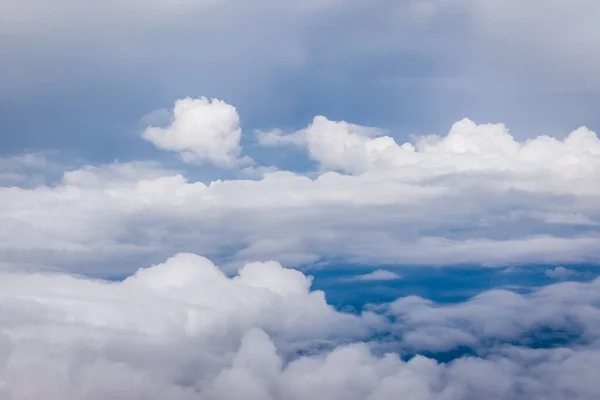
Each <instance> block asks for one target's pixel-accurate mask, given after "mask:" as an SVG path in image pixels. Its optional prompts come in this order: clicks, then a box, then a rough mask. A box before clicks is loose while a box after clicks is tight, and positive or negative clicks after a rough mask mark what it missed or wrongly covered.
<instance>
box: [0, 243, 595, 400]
mask: <svg viewBox="0 0 600 400" xmlns="http://www.w3.org/2000/svg"><path fill="white" fill-rule="evenodd" d="M572 285H573V284H558V285H555V286H551V287H548V288H546V289H544V290H542V291H540V292H537V293H534V294H533V295H530V296H518V295H516V294H509V293H504V292H502V293H499V292H489V293H484V294H482V295H481V296H479V297H477V298H475V299H473V300H471V301H469V302H466V303H463V304H458V305H455V306H441V307H436V306H435V305H434V304H432V303H430V302H426V301H424V300H418V301H417V300H415V299H414V298H406V299H399V300H397V301H396V302H394V303H392V304H391V305H390V306H389V308H390V310H391V312H392V313H394V315H395V316H396V318H397V319H396V320H395V321H394V322H392V321H389V322H385V321H384V320H383V316H381V315H380V316H377V315H375V314H373V313H369V312H366V313H363V314H361V315H350V314H345V313H341V312H337V311H335V310H334V309H332V308H331V307H330V306H328V305H327V304H326V302H325V298H324V296H323V293H322V292H318V291H317V292H314V291H310V279H309V278H307V277H306V276H304V275H303V274H302V273H300V272H298V271H294V270H288V269H285V268H283V267H282V266H281V265H279V264H278V263H274V262H269V263H253V264H249V265H246V266H244V267H243V268H242V269H241V270H240V271H239V273H238V274H237V275H236V276H233V277H227V276H225V275H224V274H223V273H222V272H221V271H220V270H219V269H218V268H217V267H215V265H214V264H212V263H211V262H210V261H208V260H207V259H205V258H203V257H199V256H195V255H192V254H179V255H176V256H175V257H172V258H170V259H168V260H167V261H166V262H165V263H163V264H159V265H155V266H153V267H150V268H146V269H141V270H138V271H137V272H136V273H135V275H132V276H130V277H128V278H126V279H125V280H123V281H120V282H108V281H102V280H90V279H87V278H83V277H76V276H69V275H63V274H23V273H6V272H3V273H2V274H1V279H0V289H1V290H0V396H1V397H2V398H3V399H6V400H17V399H19V400H30V399H31V400H33V399H39V398H42V397H43V398H44V399H49V400H59V399H60V400H64V399H67V400H69V399H73V400H81V399H98V400H100V399H106V398H117V399H132V398H144V399H164V398H169V399H186V400H187V399H214V400H220V399H240V400H241V399H257V400H258V399H261V400H263V399H273V400H275V399H290V398H294V399H298V400H302V399H307V400H308V399H314V398H328V399H332V400H336V399H356V400H362V399H370V400H387V399H396V398H406V399H411V400H412V399H415V400H416V399H421V400H429V399H432V400H433V399H438V400H449V399H476V398H490V399H504V398H511V399H532V398H533V399H557V400H558V399H562V398H567V397H569V398H579V399H594V398H597V396H598V395H599V394H600V386H599V385H598V382H597V379H595V376H596V375H595V371H596V370H597V368H598V367H599V366H600V349H599V348H598V346H597V342H596V340H597V339H598V333H599V332H600V326H599V325H598V323H599V322H600V319H599V317H598V316H599V309H598V305H599V304H600V303H598V293H600V291H599V290H598V282H597V281H595V282H592V283H589V284H577V287H573V286H572ZM540 306H542V307H541V308H540ZM532 310H535V312H536V313H537V314H538V315H539V317H536V318H534V319H535V321H537V322H544V323H554V326H559V327H568V326H569V324H570V323H571V322H572V320H571V318H578V319H577V320H576V322H577V323H585V330H584V332H583V334H584V337H585V338H586V339H587V341H586V342H585V343H582V344H580V345H573V346H571V347H570V348H569V347H556V348H549V349H538V350H533V349H527V348H521V347H512V346H507V345H500V346H489V347H488V348H487V350H488V352H487V353H486V354H485V355H483V356H482V357H481V358H480V357H467V356H464V357H460V358H458V359H455V360H454V361H452V362H450V363H448V364H440V363H438V362H436V361H434V360H433V359H428V358H426V357H422V356H417V357H415V358H412V359H410V361H403V360H401V359H400V357H399V356H400V355H402V353H403V352H402V348H403V347H402V346H404V345H406V344H408V345H412V344H414V343H412V342H411V339H414V337H415V332H416V331H418V330H421V331H427V333H428V334H429V335H428V336H427V335H426V336H424V337H426V338H427V337H429V338H430V337H431V332H432V331H433V330H436V329H437V332H438V334H439V337H438V339H439V340H442V341H443V342H444V341H445V342H448V341H449V340H450V339H451V338H454V343H455V344H460V343H461V341H460V340H456V337H457V336H458V335H457V334H456V332H461V331H462V332H464V335H473V336H475V337H477V338H480V339H481V340H482V342H483V340H485V339H486V338H490V337H498V338H499V339H501V340H502V339H509V338H513V337H518V334H519V332H523V333H525V332H527V331H528V330H531V329H532V327H533V326H534V325H535V323H536V322H531V318H532V316H534V315H536V314H532V313H531V311H532ZM407 315H410V317H407ZM390 327H391V328H392V329H403V330H404V331H405V332H407V333H405V334H404V336H403V337H402V340H403V342H404V344H402V342H401V343H400V346H401V347H400V350H401V352H400V353H399V354H398V353H386V354H380V353H379V352H378V351H376V349H377V343H376V342H370V343H369V342H365V340H367V339H368V338H369V336H370V335H371V334H377V333H378V332H386V331H388V330H389V329H390ZM394 327H395V328H394ZM410 329H412V331H411V330H410ZM444 329H445V332H444ZM453 332H454V333H453ZM450 333H453V334H451V335H450ZM499 334H502V335H503V336H498V335H499ZM376 336H377V335H374V336H373V337H376ZM468 344H472V343H468ZM420 347H421V349H424V350H435V349H436V348H437V342H435V341H432V342H429V343H427V342H425V341H421V342H420Z"/></svg>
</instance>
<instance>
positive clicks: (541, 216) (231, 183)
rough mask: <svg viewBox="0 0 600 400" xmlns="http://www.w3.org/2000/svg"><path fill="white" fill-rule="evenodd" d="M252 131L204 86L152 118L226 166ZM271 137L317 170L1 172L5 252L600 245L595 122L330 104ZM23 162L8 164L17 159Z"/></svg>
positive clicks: (138, 165)
mask: <svg viewBox="0 0 600 400" xmlns="http://www.w3.org/2000/svg"><path fill="white" fill-rule="evenodd" d="M240 135H241V127H240V125H239V117H238V115H237V112H236V111H235V108H233V107H232V106H230V105H228V104H226V103H224V102H222V101H219V100H208V99H206V98H200V99H196V100H193V99H184V100H181V101H179V102H178V103H177V104H176V106H175V112H174V117H173V121H172V123H171V125H169V126H168V127H166V128H148V129H147V130H146V131H145V133H144V136H145V137H146V138H147V139H148V138H149V137H152V139H151V140H152V141H155V143H157V144H158V146H159V147H163V148H166V149H168V150H176V151H178V152H181V153H182V154H183V155H184V159H185V160H187V161H198V162H210V163H213V164H215V165H216V166H221V167H223V168H232V167H234V166H236V165H237V167H238V168H239V167H241V166H242V165H243V162H244V160H247V159H243V158H242V159H240V158H239V154H240V152H241V146H240V141H239V139H240ZM259 141H260V142H261V143H262V144H263V145H265V146H273V145H277V146H280V145H285V144H292V145H293V146H300V147H301V148H305V149H306V151H307V154H308V156H309V158H311V159H312V160H314V161H315V163H316V169H317V170H316V171H314V172H313V171H307V172H305V173H301V172H294V171H285V170H277V168H276V167H273V166H264V167H263V166H258V165H254V166H252V171H253V172H252V171H251V172H252V173H253V175H254V178H252V179H250V178H243V174H245V173H246V174H247V172H249V171H247V170H240V169H234V170H233V174H234V175H235V174H238V177H235V176H232V175H231V174H232V173H231V172H230V173H229V175H228V176H230V177H231V178H228V179H221V180H214V181H211V182H201V181H197V180H193V179H191V178H189V177H188V174H187V173H186V172H184V171H174V170H171V169H165V168H163V167H162V166H161V165H160V164H157V163H156V162H145V161H140V162H129V163H112V164H107V165H88V166H83V167H81V168H79V169H74V170H67V171H66V172H65V173H64V175H63V177H62V179H60V181H58V182H56V183H54V184H51V185H44V184H36V183H35V181H31V182H27V180H25V181H23V179H21V180H20V181H18V182H17V183H19V182H21V183H22V184H20V185H15V184H14V183H12V182H9V184H11V185H14V186H7V187H2V188H0V202H1V204H2V208H1V210H2V211H0V218H1V219H2V224H0V237H1V238H2V240H1V241H0V252H1V253H0V254H1V255H2V261H3V262H4V263H5V264H7V265H13V266H15V265H19V266H21V267H25V266H32V267H34V268H59V269H68V270H76V271H78V272H84V273H96V274H100V275H102V274H115V273H123V270H121V268H127V266H129V265H131V262H130V261H129V260H133V259H136V260H139V259H142V260H145V261H146V262H158V261H159V260H160V259H162V258H164V257H168V256H169V255H170V254H173V253H176V252H194V253H201V254H206V255H208V256H210V257H213V258H215V259H217V260H220V261H221V262H222V263H223V264H224V265H227V266H230V267H231V268H233V269H234V270H235V268H237V266H240V265H242V264H243V263H244V262H246V261H260V260H269V259H270V260H278V261H281V262H284V263H286V264H287V265H303V264H311V263H314V262H327V260H329V259H337V260H344V261H347V262H357V263H395V264H406V265H411V264H416V265H419V264H447V265H451V264H484V265H490V266H493V265H505V264H512V263H572V262H592V263H595V262H597V260H598V259H599V256H600V235H599V233H598V227H599V226H600V208H599V204H600V199H599V197H600V185H599V184H598V182H600V140H599V139H598V137H597V135H596V134H595V133H594V132H592V131H590V130H589V129H586V128H580V129H577V130H575V131H574V132H572V133H571V134H570V135H568V136H567V137H566V138H565V139H564V140H557V139H555V138H552V137H548V136H539V137H537V138H535V139H529V140H526V141H522V142H520V141H517V140H516V139H514V138H513V137H512V136H511V135H510V132H509V131H508V130H507V128H506V127H505V126H504V125H502V124H483V125H478V124H476V123H474V122H472V121H470V120H462V121H459V122H457V123H456V124H454V125H453V126H452V128H451V129H450V131H449V133H448V134H447V135H445V136H435V135H430V136H420V137H415V138H414V139H413V140H412V141H411V142H407V143H403V144H398V143H396V142H395V140H394V139H393V138H392V137H391V136H385V133H384V132H382V131H381V130H378V129H375V128H367V127H361V126H358V125H354V124H351V123H347V122H344V121H331V120H329V119H327V118H325V117H316V118H315V119H314V121H313V122H312V123H311V124H310V125H309V126H308V127H307V128H305V129H303V130H300V131H298V132H293V133H290V134H286V133H283V132H281V131H273V132H270V133H261V134H260V135H259ZM18 162H20V161H19V160H18V159H16V158H13V159H6V160H5V161H3V163H1V164H0V167H2V168H3V169H4V171H6V172H5V174H6V173H8V174H11V173H13V172H11V171H15V170H16V169H15V168H20V167H18V166H16V164H15V163H17V164H18ZM34 172H35V173H39V172H37V171H34ZM90 227H94V229H90ZM99 265H101V268H100V267H99ZM111 266H112V267H111ZM117 271H119V272H117ZM129 272H133V271H129Z"/></svg>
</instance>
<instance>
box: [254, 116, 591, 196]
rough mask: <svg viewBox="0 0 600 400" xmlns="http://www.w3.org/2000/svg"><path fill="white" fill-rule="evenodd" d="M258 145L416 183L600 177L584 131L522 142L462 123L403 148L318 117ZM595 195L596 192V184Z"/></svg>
mask: <svg viewBox="0 0 600 400" xmlns="http://www.w3.org/2000/svg"><path fill="white" fill-rule="evenodd" d="M259 141H260V142H261V143H262V144H263V145H266V146H273V145H281V144H286V143H293V144H296V145H302V146H305V147H306V149H307V151H308V153H309V155H310V157H311V158H312V159H314V160H315V161H317V162H318V163H319V165H320V166H321V168H322V169H324V170H338V171H343V172H347V173H351V174H361V173H365V172H369V171H380V170H399V172H404V173H406V174H410V175H409V177H414V178H416V179H418V178H421V179H422V178H428V177H435V176H440V175H445V174H451V173H456V172H468V171H498V172H503V173H510V172H513V173H519V174H522V175H525V174H541V173H544V172H545V173H551V174H552V175H553V176H555V177H557V178H559V177H560V178H595V177H596V176H598V174H600V166H599V164H598V162H597V157H598V156H599V155H600V140H598V136H597V135H596V133H595V132H592V131H590V130H589V129H587V128H585V127H582V128H580V129H577V130H576V131H574V132H572V133H571V134H570V135H568V136H567V137H566V138H565V139H564V140H562V141H560V140H557V139H555V138H552V137H549V136H539V137H537V138H535V139H530V140H527V141H525V142H522V143H519V142H518V141H516V140H515V139H514V138H513V137H512V136H511V135H510V132H509V131H508V130H507V129H506V127H505V126H504V125H503V124H482V125H477V124H476V123H475V122H473V121H471V120H468V119H464V120H462V121H459V122H457V123H455V124H454V125H453V126H452V128H451V129H450V132H449V133H448V135H446V136H444V137H440V136H437V135H431V136H422V137H419V138H417V139H416V141H415V143H409V142H407V143H404V144H401V145H399V144H397V143H396V142H395V140H394V139H393V138H392V137H390V136H382V135H381V134H380V132H379V131H378V130H375V129H372V128H365V127H360V126H356V125H352V124H348V123H346V122H344V121H330V120H328V119H327V118H325V117H321V116H319V117H316V118H315V119H314V120H313V122H312V124H310V125H309V126H308V127H307V128H306V129H303V130H300V131H298V132H295V133H293V134H290V135H285V134H282V133H280V132H267V133H264V134H261V135H260V136H259ZM592 190H594V191H595V192H596V193H597V185H594V186H593V189H592Z"/></svg>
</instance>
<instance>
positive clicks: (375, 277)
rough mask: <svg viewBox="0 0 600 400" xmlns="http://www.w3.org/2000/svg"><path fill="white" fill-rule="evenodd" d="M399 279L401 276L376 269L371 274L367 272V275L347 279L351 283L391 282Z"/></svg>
mask: <svg viewBox="0 0 600 400" xmlns="http://www.w3.org/2000/svg"><path fill="white" fill-rule="evenodd" d="M400 278H401V276H400V275H398V274H397V273H395V272H392V271H387V270H385V269H377V270H375V271H373V272H369V273H368V274H363V275H356V276H353V277H352V278H349V279H350V280H353V281H393V280H396V279H400Z"/></svg>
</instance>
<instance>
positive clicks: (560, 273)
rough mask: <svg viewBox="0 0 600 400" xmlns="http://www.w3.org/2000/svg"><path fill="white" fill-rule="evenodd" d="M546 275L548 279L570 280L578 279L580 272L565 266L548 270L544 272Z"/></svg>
mask: <svg viewBox="0 0 600 400" xmlns="http://www.w3.org/2000/svg"><path fill="white" fill-rule="evenodd" d="M544 274H546V276H547V277H548V278H552V279H570V278H576V277H578V276H579V275H580V274H579V272H577V271H575V270H573V269H569V268H565V267H563V266H558V267H556V268H554V269H547V270H545V271H544Z"/></svg>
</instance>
